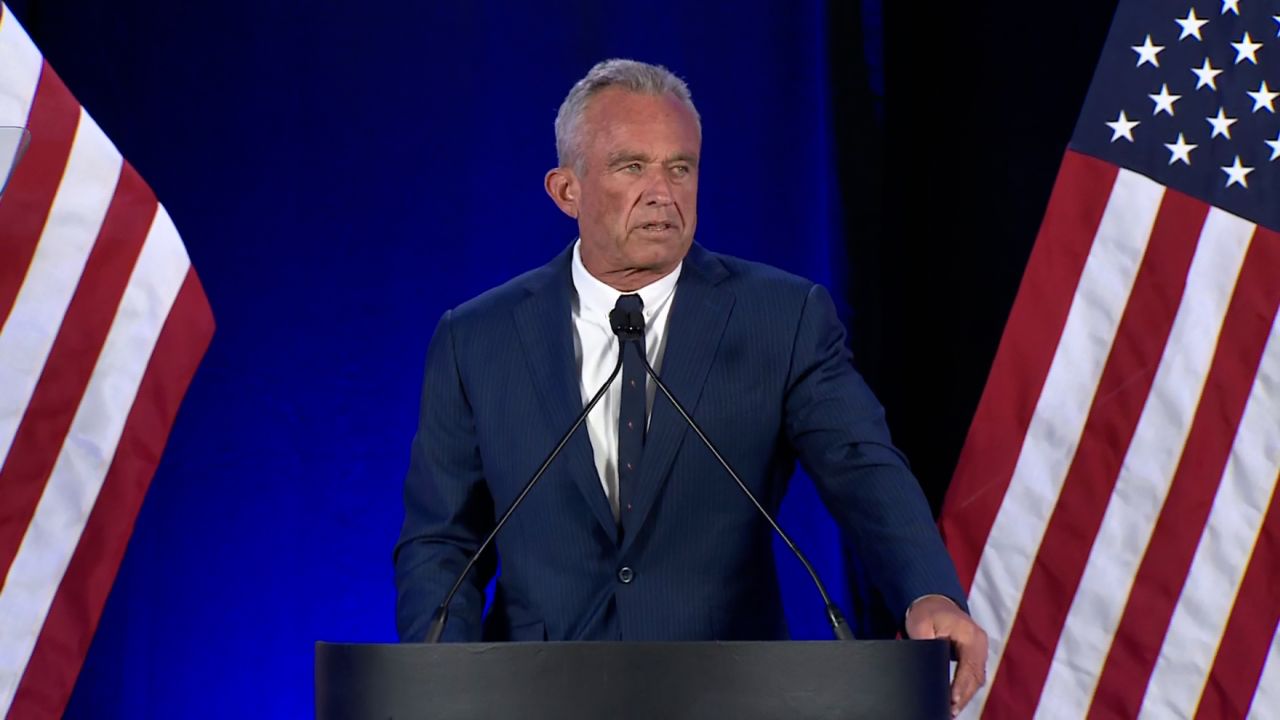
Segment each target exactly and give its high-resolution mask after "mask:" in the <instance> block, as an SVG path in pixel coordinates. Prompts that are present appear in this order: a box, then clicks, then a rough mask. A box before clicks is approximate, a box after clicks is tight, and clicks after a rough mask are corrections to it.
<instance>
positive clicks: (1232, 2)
mask: <svg viewBox="0 0 1280 720" xmlns="http://www.w3.org/2000/svg"><path fill="white" fill-rule="evenodd" d="M1228 10H1230V11H1231V12H1232V13H1235V16H1236V17H1240V0H1222V13H1221V14H1223V15H1226V14H1227V11H1228Z"/></svg>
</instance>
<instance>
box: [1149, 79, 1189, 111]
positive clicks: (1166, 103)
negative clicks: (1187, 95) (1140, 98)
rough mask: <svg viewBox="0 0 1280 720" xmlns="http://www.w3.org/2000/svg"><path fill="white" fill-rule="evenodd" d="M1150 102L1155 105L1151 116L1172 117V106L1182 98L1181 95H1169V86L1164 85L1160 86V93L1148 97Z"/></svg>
mask: <svg viewBox="0 0 1280 720" xmlns="http://www.w3.org/2000/svg"><path fill="white" fill-rule="evenodd" d="M1147 97H1149V98H1151V102H1154V103H1155V104H1156V109H1155V110H1152V111H1151V114H1152V115H1159V114H1160V113H1162V112H1163V113H1168V114H1169V117H1173V104H1174V103H1175V102H1177V101H1178V100H1180V99H1181V98H1182V96H1181V95H1172V94H1170V93H1169V84H1168V83H1165V84H1163V85H1161V86H1160V93H1159V94H1157V95H1148V96H1147Z"/></svg>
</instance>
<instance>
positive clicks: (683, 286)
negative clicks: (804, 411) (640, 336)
mask: <svg viewBox="0 0 1280 720" xmlns="http://www.w3.org/2000/svg"><path fill="white" fill-rule="evenodd" d="M727 275H728V271H727V270H726V269H725V267H724V265H723V264H722V263H721V262H720V261H719V260H718V259H716V258H715V257H714V256H712V255H710V254H709V253H707V252H706V251H705V250H703V249H702V248H701V247H700V246H698V245H694V246H693V247H692V248H690V250H689V254H688V255H687V256H686V257H685V264H684V268H683V270H682V271H681V273H680V280H679V282H678V284H677V285H676V296H675V299H674V301H673V303H674V304H673V305H672V306H671V316H670V317H669V318H668V320H667V348H666V351H665V352H664V354H663V358H662V372H661V373H660V376H661V377H662V381H663V382H665V383H666V384H667V386H668V387H669V388H671V394H672V395H674V396H675V397H676V399H677V400H679V401H680V404H681V405H683V406H684V408H685V410H687V411H689V414H690V415H693V414H694V412H695V410H696V408H697V406H698V399H699V397H700V396H701V394H702V387H703V385H704V384H705V383H706V379H707V373H708V371H709V370H710V369H711V361H712V360H713V359H714V358H715V354H716V350H717V348H719V346H720V337H721V335H722V334H723V333H724V328H725V325H726V324H727V323H728V320H729V313H730V310H731V309H732V308H733V294H732V293H731V292H729V291H728V290H725V289H723V288H720V287H717V285H718V284H719V282H720V281H721V280H723V279H724V278H725V277H726V276H727ZM686 433H688V434H692V431H690V430H689V428H688V424H687V423H685V421H684V418H682V417H680V413H679V412H678V411H677V410H676V409H675V408H674V407H673V406H672V405H671V403H670V401H668V400H667V399H666V397H665V396H663V395H662V391H661V390H657V395H656V397H655V398H654V402H653V416H652V417H651V418H650V420H649V436H648V437H647V438H646V439H645V448H644V456H643V458H642V459H641V462H640V476H639V478H638V481H637V487H636V489H635V494H634V496H633V497H634V498H635V500H634V502H633V505H634V507H633V508H632V510H631V519H630V520H629V521H628V523H627V527H628V529H627V534H626V537H625V538H624V539H623V542H622V548H621V551H622V552H623V553H625V552H626V551H627V548H628V547H630V545H631V543H632V541H633V540H634V539H635V537H636V536H637V535H639V532H638V531H639V530H641V528H642V527H643V526H644V523H645V521H646V520H647V518H648V516H649V512H650V511H651V510H652V509H653V503H654V501H655V500H656V499H657V497H658V495H659V493H660V492H661V490H662V487H663V485H664V484H665V483H666V481H667V477H668V475H669V474H670V469H671V463H672V461H673V460H674V459H675V455H676V451H677V450H678V449H679V448H680V445H681V443H682V442H683V441H684V437H685V435H686ZM695 438H696V436H695ZM694 442H698V441H697V440H696V439H695V440H694Z"/></svg>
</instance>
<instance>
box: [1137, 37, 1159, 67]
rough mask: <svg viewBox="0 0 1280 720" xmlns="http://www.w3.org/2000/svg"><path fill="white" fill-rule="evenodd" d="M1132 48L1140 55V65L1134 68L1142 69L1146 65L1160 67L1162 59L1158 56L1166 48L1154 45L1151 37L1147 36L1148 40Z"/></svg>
mask: <svg viewBox="0 0 1280 720" xmlns="http://www.w3.org/2000/svg"><path fill="white" fill-rule="evenodd" d="M1130 48H1131V49H1132V50H1133V51H1134V52H1136V53H1138V64H1137V65H1135V66H1134V67H1142V66H1143V65H1144V64H1146V63H1151V65H1152V67H1160V59H1159V58H1158V57H1156V56H1157V55H1159V54H1160V51H1161V50H1164V46H1163V45H1152V44H1151V36H1150V35H1147V39H1146V40H1143V41H1142V44H1141V45H1131V46H1130Z"/></svg>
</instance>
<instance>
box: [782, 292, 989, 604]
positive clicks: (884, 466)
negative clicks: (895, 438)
mask: <svg viewBox="0 0 1280 720" xmlns="http://www.w3.org/2000/svg"><path fill="white" fill-rule="evenodd" d="M785 412H786V433H787V437H788V440H789V441H790V443H791V445H792V447H794V448H795V450H796V453H797V455H798V456H799V459H800V462H801V464H802V465H803V466H804V468H805V470H806V471H808V473H809V475H810V476H811V477H812V478H813V481H814V484H815V485H816V487H817V490H818V493H819V495H820V496H821V497H822V500H823V503H824V504H825V505H826V506H827V509H828V510H829V511H830V512H831V514H832V516H833V517H834V518H835V520H836V523H837V524H838V525H839V526H840V528H841V531H842V532H844V533H845V535H846V536H847V537H849V538H851V539H852V540H853V542H854V543H855V544H856V547H857V548H858V553H859V556H860V558H861V559H862V561H863V563H864V564H865V565H866V569H867V571H868V573H869V575H870V578H871V581H872V582H873V583H875V585H876V587H877V588H879V590H880V592H881V594H882V595H883V596H884V599H885V601H886V603H887V605H888V609H889V611H890V612H892V613H894V616H895V617H898V618H902V617H905V614H906V611H907V607H908V606H909V605H910V604H911V602H912V601H913V600H915V599H916V598H919V597H921V596H923V595H927V594H940V595H945V596H947V597H949V598H951V599H952V600H955V601H956V602H957V604H959V605H960V606H961V607H962V608H963V607H965V604H964V593H963V591H962V590H961V588H960V583H959V580H958V579H957V577H956V572H955V567H954V565H953V564H952V562H951V558H950V556H949V555H948V554H947V551H946V548H945V547H944V546H943V544H942V538H941V536H940V535H939V534H938V530H937V527H936V526H935V525H934V522H933V516H932V514H931V513H930V511H929V504H928V502H927V501H926V500H925V497H924V493H923V492H921V490H920V484H919V483H918V482H917V481H916V479H915V477H914V476H913V475H912V474H911V471H910V469H908V467H907V462H906V459H905V458H904V457H903V456H902V454H901V453H900V452H898V450H897V449H896V448H895V447H894V446H893V444H892V442H891V441H890V439H889V430H888V427H887V426H886V424H885V419H884V409H883V408H882V407H881V406H880V403H879V402H878V401H877V400H876V398H875V396H874V395H873V394H872V393H871V389H870V388H869V387H867V384H866V383H865V382H864V381H863V379H862V376H860V375H859V374H858V372H857V371H856V370H854V367H853V359H852V355H851V353H850V352H849V350H848V348H847V347H846V345H845V333H844V327H843V325H842V324H841V323H840V320H839V318H838V317H837V315H836V312H835V306H834V305H833V303H832V302H831V296H830V295H829V294H828V293H827V291H826V289H825V288H823V287H822V286H820V285H814V286H813V287H812V288H810V290H809V293H808V296H807V297H806V299H805V303H804V308H803V310H802V312H801V315H800V321H799V323H798V327H797V330H796V337H795V344H794V346H793V348H792V356H791V370H790V374H789V377H788V389H787V396H786V409H785Z"/></svg>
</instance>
